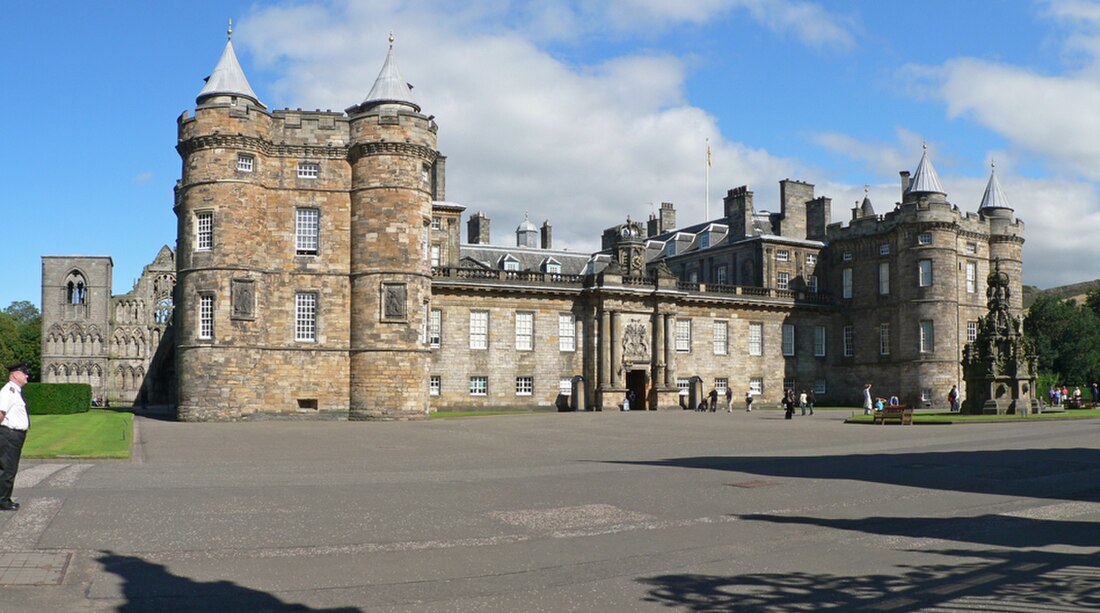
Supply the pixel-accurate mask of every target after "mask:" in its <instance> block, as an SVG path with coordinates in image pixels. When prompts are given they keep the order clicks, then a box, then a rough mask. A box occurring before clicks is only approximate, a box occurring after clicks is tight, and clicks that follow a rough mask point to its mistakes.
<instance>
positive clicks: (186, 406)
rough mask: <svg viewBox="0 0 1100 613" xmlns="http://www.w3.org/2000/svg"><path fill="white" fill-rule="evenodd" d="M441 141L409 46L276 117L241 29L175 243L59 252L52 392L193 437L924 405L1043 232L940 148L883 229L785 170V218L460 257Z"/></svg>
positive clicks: (476, 232) (208, 118)
mask: <svg viewBox="0 0 1100 613" xmlns="http://www.w3.org/2000/svg"><path fill="white" fill-rule="evenodd" d="M438 130H439V126H438V125H437V124H436V122H435V121H434V117H433V116H432V115H430V114H425V112H423V111H422V109H421V107H420V106H419V105H418V104H417V102H416V101H415V100H414V98H413V96H412V93H411V89H410V87H409V86H408V84H407V83H406V81H405V80H404V79H403V78H402V76H401V74H400V72H399V70H398V67H397V63H396V61H395V58H394V50H393V44H392V39H391V45H390V51H389V54H388V55H387V57H386V58H385V61H384V63H383V66H382V70H381V72H380V74H379V75H378V78H377V80H376V81H375V82H374V84H373V86H372V87H371V88H370V89H369V91H368V93H367V95H366V97H365V98H364V99H363V101H362V102H359V103H357V104H354V105H352V106H350V107H348V108H347V109H346V110H345V111H344V112H331V111H303V110H301V109H294V110H292V109H283V110H272V109H268V108H267V107H266V106H265V105H264V104H263V102H262V101H261V99H260V97H259V96H257V94H256V93H255V92H254V91H253V89H252V87H251V86H250V85H249V83H248V80H247V79H246V77H245V74H244V71H243V70H242V69H241V66H240V64H239V63H238V61H237V58H236V55H235V53H234V50H233V44H232V39H230V40H229V42H227V44H226V46H225V50H224V52H223V53H222V56H221V59H220V60H219V61H218V63H217V65H216V67H215V69H214V72H213V74H211V76H210V77H209V78H208V79H207V80H206V84H205V86H204V87H203V88H202V89H201V91H200V92H199V95H198V98H197V99H196V107H195V110H194V112H193V113H191V112H187V111H185V112H184V113H183V114H182V115H181V116H180V117H179V119H178V136H179V138H178V143H177V147H176V148H177V151H178V152H179V155H180V157H181V158H182V162H183V167H182V168H183V169H182V175H181V177H180V180H179V181H178V182H177V185H176V189H175V199H174V207H175V212H176V215H177V219H178V226H177V232H176V251H175V253H172V252H171V251H170V250H167V249H165V250H162V252H161V254H160V255H159V256H158V257H157V260H156V261H155V262H154V265H151V266H150V267H147V270H146V274H145V275H143V277H142V280H140V281H139V282H138V284H137V286H136V287H135V290H134V291H133V292H131V293H130V294H126V295H124V296H115V297H111V296H110V288H109V279H110V274H109V271H110V265H111V264H110V259H109V258H79V257H68V258H67V257H44V258H43V297H42V304H43V349H44V350H43V379H44V380H45V381H51V380H53V381H86V382H89V383H92V385H93V387H94V388H95V389H96V392H94V393H98V394H99V395H102V396H106V397H109V398H111V399H112V400H113V401H115V400H117V401H124V402H139V401H149V402H153V401H154V400H156V401H157V402H162V401H163V402H167V403H170V404H173V405H175V406H176V407H177V411H178V417H179V419H181V420H188V421H205V420H212V421H229V420H241V419H257V418H271V417H285V418H314V419H325V418H328V419H416V418H422V417H424V416H425V415H427V414H428V413H430V412H431V411H434V410H441V409H442V410H455V409H487V408H535V407H555V406H556V407H558V408H561V409H573V410H601V409H602V410H610V409H617V408H618V407H619V405H620V404H621V402H622V399H623V398H624V397H625V396H626V395H627V394H628V393H630V392H633V396H634V399H635V400H634V402H633V403H632V407H631V408H632V409H646V410H652V409H680V408H681V407H684V406H691V405H694V404H695V403H697V402H698V401H699V400H701V399H702V398H703V396H704V395H705V394H706V393H707V392H709V391H710V390H711V389H715V388H716V389H718V390H719V391H720V392H723V391H724V390H725V389H726V388H727V387H730V388H732V389H733V390H734V392H735V397H736V398H737V399H738V400H740V399H741V398H743V397H744V395H745V393H746V391H748V390H752V392H753V393H755V394H757V395H758V396H759V397H760V399H761V400H763V401H765V402H769V403H770V402H777V401H778V400H779V399H780V397H781V395H782V393H783V390H785V389H788V388H792V389H795V390H796V391H801V390H804V389H805V390H809V389H813V390H814V391H815V392H816V394H817V397H818V403H819V404H826V405H839V404H853V405H856V404H858V403H859V400H860V395H861V393H862V388H863V384H864V383H872V384H873V385H874V388H875V390H876V392H877V393H881V394H882V395H888V394H896V395H898V396H899V397H900V398H901V400H902V402H903V403H906V404H910V405H921V404H922V403H924V404H926V403H929V402H933V401H936V402H939V401H942V399H943V397H945V396H946V393H947V390H948V389H949V388H950V387H951V385H953V384H957V385H960V388H961V387H962V384H963V381H962V379H963V377H962V371H961V366H960V360H961V358H962V353H963V348H964V346H965V344H966V343H967V342H968V340H972V339H973V337H974V335H975V334H976V333H977V327H978V318H979V316H981V315H984V314H985V312H986V304H985V279H986V277H987V275H988V274H989V273H990V272H991V270H993V268H994V267H998V268H999V270H1001V271H1002V272H1005V273H1006V274H1007V275H1008V277H1009V278H1010V279H1011V283H1012V284H1013V291H1012V292H1011V296H1012V297H1013V303H1012V304H1011V305H1010V309H1011V310H1012V311H1013V313H1014V314H1019V313H1021V312H1022V304H1021V303H1020V296H1021V295H1022V293H1021V291H1020V283H1021V281H1020V279H1021V271H1022V261H1021V249H1022V245H1023V240H1024V239H1023V234H1024V225H1023V223H1022V222H1021V221H1019V220H1017V219H1015V218H1014V212H1013V210H1012V208H1011V207H1010V206H1009V203H1008V200H1007V198H1006V197H1005V195H1004V193H1003V192H1002V190H1001V187H1000V184H999V182H998V181H997V177H996V175H995V174H993V173H991V174H990V178H989V184H988V187H987V189H986V193H985V196H984V197H983V199H982V201H981V202H980V203H971V205H970V206H969V207H966V206H964V207H963V208H960V206H958V205H955V204H953V203H951V202H950V201H949V200H948V199H947V193H946V191H945V190H944V188H943V186H942V185H941V183H940V180H939V177H938V176H937V174H936V171H935V168H934V167H933V165H932V161H931V159H930V158H929V156H928V154H927V152H924V154H923V155H922V156H921V158H920V160H919V162H918V164H917V166H916V169H915V170H914V171H913V172H912V173H911V174H910V173H909V172H908V171H904V172H902V173H901V175H900V184H899V188H898V201H897V202H896V203H894V204H891V205H889V206H888V207H885V209H884V210H882V212H881V213H878V212H876V211H875V208H874V206H873V205H872V203H871V201H870V199H869V198H864V200H863V202H862V204H861V205H859V206H856V207H855V208H854V209H852V214H851V218H850V219H848V220H845V221H844V222H834V221H833V220H832V212H831V208H832V202H831V200H830V199H829V198H827V197H824V196H820V195H817V194H815V191H814V186H813V185H811V184H808V183H805V182H801V181H794V180H789V179H784V180H782V181H780V182H779V187H780V199H779V200H780V201H779V202H778V203H777V205H778V211H777V212H769V211H767V210H764V209H760V208H757V207H758V203H755V202H754V200H753V192H752V191H749V189H748V188H747V187H745V186H742V187H737V188H734V189H730V190H729V191H728V192H727V195H726V197H725V199H724V203H723V205H724V206H723V214H722V216H721V217H718V218H716V219H713V220H710V221H707V222H704V223H697V224H693V225H690V226H678V225H677V224H676V211H675V207H674V205H673V204H671V203H664V204H662V205H661V207H660V209H659V211H658V212H657V213H656V214H654V215H652V216H651V217H650V218H649V219H648V220H645V222H644V223H643V222H641V221H634V220H631V219H629V218H626V219H625V220H624V222H623V223H622V224H619V225H617V226H615V227H612V228H608V229H606V230H605V231H604V232H603V234H602V237H601V249H600V250H599V251H597V252H595V253H591V254H581V253H577V252H570V251H564V250H556V249H554V248H553V246H552V227H551V225H550V223H549V222H544V223H542V224H541V226H537V225H535V224H534V223H532V222H531V221H530V220H529V219H525V220H524V222H523V223H522V224H521V225H520V226H519V227H518V228H516V230H515V240H514V245H512V244H508V245H494V244H492V242H491V241H490V231H489V226H490V219H489V218H488V217H487V216H486V215H484V214H483V213H480V212H475V213H473V214H471V215H469V216H468V217H467V218H466V230H467V234H466V240H465V241H463V240H462V225H463V215H464V214H465V213H466V207H464V206H463V205H461V204H458V203H454V202H449V201H447V199H446V193H445V187H446V157H445V156H444V155H442V154H441V153H440V152H439V151H438V149H437V145H436V134H437V131H438ZM459 180H461V179H459ZM966 208H970V209H972V210H964V209H966ZM169 260H171V261H173V262H174V269H170V270H164V267H163V266H161V265H160V264H163V263H164V262H165V261H169ZM158 263H159V264H158ZM146 277H149V278H148V279H147V278H146ZM81 282H83V284H84V285H83V287H84V288H85V289H83V290H81V293H78V294H76V295H74V292H75V291H76V290H75V289H72V288H75V287H77V285H74V283H75V284H79V283H81ZM167 313H170V315H168V314H167ZM162 320H163V321H162ZM169 324H170V325H169ZM138 332H140V334H139V333H138ZM139 337H140V338H139ZM88 339H91V340H88ZM116 339H117V340H116ZM158 356H159V357H158ZM118 373H122V374H118Z"/></svg>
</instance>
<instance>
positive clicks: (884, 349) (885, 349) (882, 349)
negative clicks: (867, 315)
mask: <svg viewBox="0 0 1100 613" xmlns="http://www.w3.org/2000/svg"><path fill="white" fill-rule="evenodd" d="M878 354H879V355H890V324H889V323H887V322H883V323H880V324H879V325H878Z"/></svg>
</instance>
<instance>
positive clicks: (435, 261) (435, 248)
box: [431, 245, 439, 268]
mask: <svg viewBox="0 0 1100 613" xmlns="http://www.w3.org/2000/svg"><path fill="white" fill-rule="evenodd" d="M431 264H432V268H438V267H439V245H432V260H431Z"/></svg>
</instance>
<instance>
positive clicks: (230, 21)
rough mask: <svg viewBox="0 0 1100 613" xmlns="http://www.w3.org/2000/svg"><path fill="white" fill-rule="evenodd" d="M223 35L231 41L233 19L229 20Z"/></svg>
mask: <svg viewBox="0 0 1100 613" xmlns="http://www.w3.org/2000/svg"><path fill="white" fill-rule="evenodd" d="M225 35H226V36H228V37H229V40H233V19H232V18H230V19H229V27H228V28H226V30H225Z"/></svg>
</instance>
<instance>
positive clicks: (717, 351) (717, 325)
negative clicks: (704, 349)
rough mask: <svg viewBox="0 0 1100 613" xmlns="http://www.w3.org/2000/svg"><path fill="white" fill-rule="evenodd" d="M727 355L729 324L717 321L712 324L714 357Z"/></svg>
mask: <svg viewBox="0 0 1100 613" xmlns="http://www.w3.org/2000/svg"><path fill="white" fill-rule="evenodd" d="M727 353H729V322H728V321H725V320H719V321H715V322H714V355H726V354H727Z"/></svg>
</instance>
